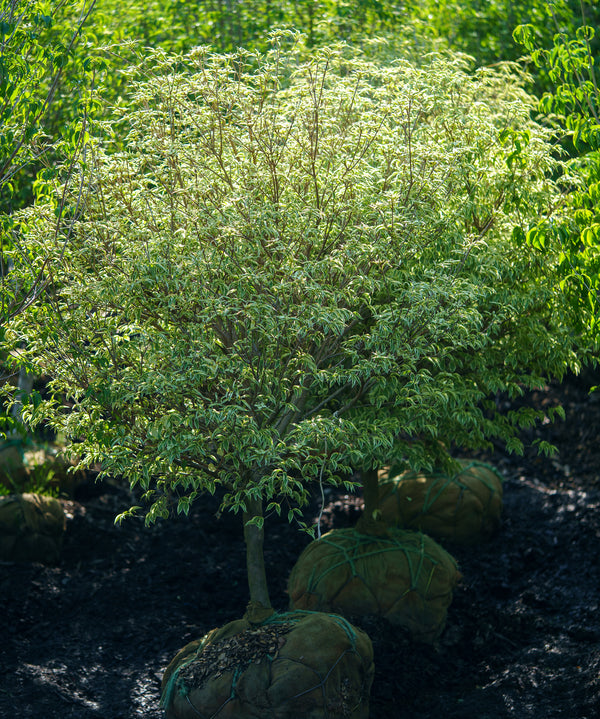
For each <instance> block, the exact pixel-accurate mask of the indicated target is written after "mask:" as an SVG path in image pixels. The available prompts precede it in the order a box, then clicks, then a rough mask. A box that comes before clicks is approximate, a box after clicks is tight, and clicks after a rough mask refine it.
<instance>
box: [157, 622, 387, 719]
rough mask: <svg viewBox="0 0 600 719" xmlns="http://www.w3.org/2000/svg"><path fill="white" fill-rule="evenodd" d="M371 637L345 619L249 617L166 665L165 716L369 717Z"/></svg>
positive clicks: (192, 645) (243, 718)
mask: <svg viewBox="0 0 600 719" xmlns="http://www.w3.org/2000/svg"><path fill="white" fill-rule="evenodd" d="M373 673H374V666H373V648H372V645H371V641H370V639H369V638H368V636H367V635H366V634H365V633H364V632H362V631H360V630H359V629H356V628H355V627H353V626H352V625H351V624H349V622H348V621H346V620H345V619H344V618H343V617H338V616H334V615H329V614H322V613H317V612H287V613H285V614H276V615H273V616H272V617H270V618H269V619H267V620H266V621H265V622H263V623H262V624H260V625H251V624H249V622H248V621H246V620H245V619H242V620H238V621H236V622H230V623H229V624H227V625H225V626H224V627H221V628H220V629H215V630H213V631H212V632H209V633H208V634H207V635H206V636H205V637H203V639H201V640H198V641H196V642H192V643H190V644H188V645H187V646H185V647H184V648H183V649H182V650H181V651H180V652H179V653H178V654H177V655H176V656H175V658H174V659H173V661H172V662H171V664H170V665H169V666H168V667H167V670H166V672H165V676H164V679H163V696H162V702H161V703H162V705H163V706H164V708H165V710H166V716H167V719H197V718H198V717H205V718H206V719H209V717H211V718H212V717H214V719H298V717H302V719H367V717H368V716H369V693H370V690H371V683H372V681H373Z"/></svg>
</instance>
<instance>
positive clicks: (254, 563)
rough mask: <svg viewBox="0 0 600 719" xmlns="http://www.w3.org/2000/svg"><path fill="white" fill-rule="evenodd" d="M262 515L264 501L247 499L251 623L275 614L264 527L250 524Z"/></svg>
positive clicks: (248, 610)
mask: <svg viewBox="0 0 600 719" xmlns="http://www.w3.org/2000/svg"><path fill="white" fill-rule="evenodd" d="M262 516H263V507H262V501H261V500H255V499H248V500H246V511H245V512H244V540H245V542H246V571H247V573H248V588H249V590H250V603H249V604H248V608H247V610H246V617H247V619H248V620H249V621H250V622H251V623H255V622H256V623H258V622H260V621H262V620H263V619H266V617H268V616H270V615H271V614H273V608H272V607H271V600H270V598H269V587H268V585H267V573H266V571H265V558H264V552H263V544H264V529H262V528H260V529H259V528H258V527H257V526H256V525H255V524H248V522H249V521H250V520H251V519H252V518H253V517H262Z"/></svg>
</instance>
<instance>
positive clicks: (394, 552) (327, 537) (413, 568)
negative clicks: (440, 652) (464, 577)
mask: <svg viewBox="0 0 600 719" xmlns="http://www.w3.org/2000/svg"><path fill="white" fill-rule="evenodd" d="M459 579H460V572H459V571H458V568H457V566H456V562H455V560H454V559H453V558H452V557H451V556H450V555H449V554H448V552H446V551H445V550H444V549H443V548H442V547H440V546H439V544H437V543H436V542H435V541H434V540H433V539H431V537H428V536H426V535H424V534H421V533H420V532H411V531H404V530H400V529H390V533H389V536H388V537H381V536H377V537H376V536H372V535H366V534H360V533H359V532H357V531H356V530H354V529H334V530H332V531H330V532H327V534H324V535H323V536H322V537H321V538H320V539H317V540H316V541H314V542H311V543H310V544H309V545H308V547H307V548H306V549H305V550H304V552H303V553H302V554H301V555H300V558H299V559H298V561H297V563H296V565H295V566H294V568H293V569H292V572H291V575H290V578H289V582H288V593H289V595H290V606H291V607H292V608H294V609H313V610H319V611H324V612H337V613H339V614H343V615H345V616H348V617H357V616H365V615H377V616H382V617H385V618H386V619H388V620H389V621H390V622H391V623H392V624H395V625H398V626H400V627H403V628H405V629H407V630H408V631H409V632H410V634H411V635H412V636H413V638H414V639H417V640H419V641H424V642H432V641H434V640H435V639H436V638H437V637H438V636H439V635H440V634H441V632H442V630H443V628H444V625H445V622H446V613H447V609H448V607H449V605H450V603H451V601H452V590H453V589H454V587H455V586H456V584H457V583H458V581H459Z"/></svg>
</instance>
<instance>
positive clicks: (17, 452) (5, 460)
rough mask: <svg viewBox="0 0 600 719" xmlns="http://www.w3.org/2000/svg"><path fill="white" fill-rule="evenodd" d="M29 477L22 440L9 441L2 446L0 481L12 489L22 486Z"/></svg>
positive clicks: (0, 447) (0, 449)
mask: <svg viewBox="0 0 600 719" xmlns="http://www.w3.org/2000/svg"><path fill="white" fill-rule="evenodd" d="M27 478H28V473H27V468H26V467H25V464H24V460H23V450H22V442H21V441H20V440H19V441H14V440H13V441H8V442H4V443H3V444H2V445H1V446H0V483H1V484H4V485H5V486H6V487H8V488H9V489H10V490H11V491H12V489H13V488H17V489H18V488H20V487H21V486H22V485H23V484H24V483H25V482H26V481H27Z"/></svg>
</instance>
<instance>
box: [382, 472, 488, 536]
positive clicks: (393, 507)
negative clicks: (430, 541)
mask: <svg viewBox="0 0 600 719" xmlns="http://www.w3.org/2000/svg"><path fill="white" fill-rule="evenodd" d="M458 461H459V464H460V469H459V470H458V471H457V472H454V473H452V474H446V473H443V472H440V471H434V472H413V471H406V472H402V473H401V474H397V475H394V470H393V468H392V469H385V470H381V471H380V472H379V507H380V510H381V515H382V519H383V520H384V522H386V523H387V524H389V525H392V526H398V527H402V528H405V529H415V530H419V531H422V532H426V533H427V534H430V535H431V536H432V537H435V538H436V539H444V540H449V541H452V542H456V543H459V544H471V543H474V542H477V541H480V540H483V539H487V538H489V537H490V536H491V535H492V534H493V533H494V532H495V531H496V530H497V529H498V527H499V526H500V517H501V514H502V477H501V476H500V475H499V474H498V472H497V471H496V470H495V469H494V468H493V467H492V466H490V465H489V464H485V463H484V462H478V461H475V460H464V459H463V460H458Z"/></svg>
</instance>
